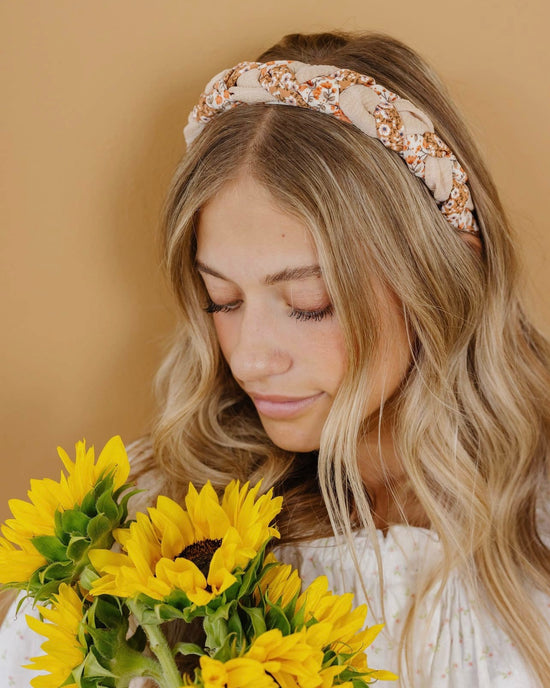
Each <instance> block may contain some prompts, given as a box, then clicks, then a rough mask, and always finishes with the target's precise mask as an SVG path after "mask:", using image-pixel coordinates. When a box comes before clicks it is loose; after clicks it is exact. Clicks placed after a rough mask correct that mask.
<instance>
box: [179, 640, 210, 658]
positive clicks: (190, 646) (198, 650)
mask: <svg viewBox="0 0 550 688" xmlns="http://www.w3.org/2000/svg"><path fill="white" fill-rule="evenodd" d="M172 652H173V654H174V655H177V654H180V655H198V656H199V657H202V656H203V655H206V654H207V653H206V652H205V651H204V649H203V648H202V647H200V646H199V645H196V644H195V643H177V644H176V645H174V648H173V650H172Z"/></svg>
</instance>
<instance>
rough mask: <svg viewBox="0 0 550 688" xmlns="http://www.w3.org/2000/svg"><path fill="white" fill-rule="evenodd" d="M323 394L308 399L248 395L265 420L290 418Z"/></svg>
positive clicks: (276, 395)
mask: <svg viewBox="0 0 550 688" xmlns="http://www.w3.org/2000/svg"><path fill="white" fill-rule="evenodd" d="M323 394H324V392H319V393H318V394H314V395H312V396H309V397H288V396H282V395H279V394H272V395H263V394H250V396H251V398H252V401H253V402H254V405H255V406H256V409H257V411H258V413H259V414H261V415H262V416H266V417H267V418H275V419H278V418H292V417H293V416H297V415H299V414H300V412H302V411H304V410H305V409H307V408H309V407H310V406H312V405H313V404H314V403H315V402H316V401H317V400H318V399H319V398H320V397H322V396H323Z"/></svg>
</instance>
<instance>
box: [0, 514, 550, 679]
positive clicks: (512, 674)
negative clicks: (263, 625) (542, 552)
mask: <svg viewBox="0 0 550 688" xmlns="http://www.w3.org/2000/svg"><path fill="white" fill-rule="evenodd" d="M539 527H540V531H541V534H542V536H543V538H544V539H545V540H548V538H549V537H550V522H549V521H548V516H547V514H546V513H541V514H540V521H539ZM377 536H378V544H379V546H380V550H381V554H382V561H383V565H384V571H385V582H384V589H383V592H382V595H381V594H380V588H379V582H378V573H377V567H376V557H375V554H374V547H373V544H372V542H370V541H369V538H368V536H367V535H366V534H364V533H357V534H356V536H355V545H356V548H357V551H358V554H359V561H360V564H361V570H362V574H363V578H364V580H365V583H366V588H367V590H366V593H367V595H368V601H369V617H368V622H369V623H374V622H375V621H377V620H379V618H380V616H381V609H382V602H383V603H384V606H385V613H386V626H385V628H384V630H383V631H382V633H381V634H380V635H379V636H378V638H377V639H376V641H375V642H374V644H373V645H372V647H371V648H370V651H369V652H368V659H369V665H371V666H372V667H373V668H375V669H376V668H380V669H388V670H390V671H394V672H396V673H399V672H398V648H397V638H398V637H399V635H400V629H401V628H402V626H403V623H404V621H405V617H406V615H407V612H408V610H409V609H410V606H411V604H412V602H413V599H414V594H415V592H414V591H415V588H416V582H417V577H418V575H419V571H420V570H421V568H422V566H423V565H425V564H426V562H430V561H432V562H436V561H437V560H438V557H440V554H441V546H440V543H439V542H438V539H437V536H436V535H435V533H434V532H433V531H430V530H427V529H424V528H415V527H412V526H405V525H395V526H392V527H390V528H389V530H388V531H387V533H386V534H385V535H384V534H383V533H382V532H381V531H377ZM277 554H278V556H279V558H280V559H281V560H283V561H286V562H288V563H291V564H293V565H294V566H296V567H297V568H298V569H299V570H300V572H301V575H302V577H303V579H304V581H305V583H306V584H307V583H310V582H311V581H312V580H313V579H314V578H315V577H317V576H320V575H326V576H327V577H328V579H329V583H330V586H331V588H332V590H333V591H334V592H335V593H343V592H353V593H354V594H355V601H356V603H357V604H360V603H362V602H365V601H366V598H365V593H364V591H363V590H362V587H361V585H360V583H359V579H358V576H357V574H356V573H355V569H354V566H353V561H352V557H351V554H350V552H349V551H347V550H346V549H344V548H340V547H338V546H337V545H336V542H335V540H334V538H332V537H328V538H324V539H320V540H315V541H312V542H309V543H305V544H301V545H296V546H294V545H292V546H291V545H287V546H284V547H280V548H278V550H277ZM534 596H535V598H536V600H537V603H538V604H539V607H540V608H541V609H547V610H548V615H549V617H550V597H546V596H543V595H542V594H541V593H534ZM25 612H27V613H33V612H32V611H30V610H29V607H28V606H27V608H22V609H21V610H20V611H19V614H18V615H17V617H15V603H14V605H13V606H12V608H11V609H10V611H9V613H8V615H7V618H6V620H5V622H4V624H3V626H2V627H1V629H0V688H11V687H12V686H15V687H16V688H28V687H29V685H30V684H29V681H30V679H31V678H32V677H33V676H35V675H36V674H35V673H34V672H32V671H30V670H28V669H22V668H21V665H22V664H27V663H28V661H29V658H30V657H34V656H37V655H39V654H41V651H40V645H41V643H42V642H43V641H44V638H43V637H42V636H39V635H37V634H36V633H33V632H32V631H31V630H30V629H29V628H28V627H27V625H26V621H25ZM415 656H417V657H419V658H421V666H422V671H420V672H418V674H417V675H415V676H412V677H409V679H408V680H407V679H406V677H404V676H401V679H400V680H399V681H396V682H392V683H387V684H386V683H384V685H388V686H395V687H396V688H405V686H407V687H408V686H414V688H540V685H539V684H538V683H537V682H536V681H535V680H534V679H533V678H532V677H531V675H530V673H529V671H528V667H527V666H526V665H525V663H524V662H523V660H522V659H521V657H520V656H519V654H518V652H517V650H516V648H515V647H514V644H513V642H512V641H511V640H510V639H509V638H508V637H507V636H506V634H505V633H504V632H503V631H502V630H501V629H500V628H499V627H498V626H497V625H496V624H495V623H494V622H493V621H492V619H491V617H490V615H489V614H488V613H487V612H486V611H485V610H484V609H482V608H479V607H478V606H473V605H472V602H471V598H470V596H469V595H468V592H467V590H466V588H465V586H464V584H463V582H462V581H461V580H460V577H459V576H458V575H455V576H452V577H451V579H450V580H449V581H448V583H447V585H446V586H445V588H444V590H443V593H442V595H441V597H440V599H439V600H438V601H437V604H436V606H435V613H434V615H433V617H432V618H431V620H430V623H429V627H428V632H427V634H426V636H425V637H423V638H419V639H418V643H417V645H416V648H415ZM141 686H142V682H141V681H140V680H134V681H133V682H132V683H131V688H141Z"/></svg>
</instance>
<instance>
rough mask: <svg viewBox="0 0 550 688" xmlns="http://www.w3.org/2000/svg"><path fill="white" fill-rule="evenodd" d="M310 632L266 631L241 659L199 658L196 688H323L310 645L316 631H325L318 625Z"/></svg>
mask: <svg viewBox="0 0 550 688" xmlns="http://www.w3.org/2000/svg"><path fill="white" fill-rule="evenodd" d="M313 628H315V630H312V629H309V630H306V629H302V630H301V631H299V632H298V633H291V634H290V635H283V634H282V633H281V631H280V630H278V629H274V630H271V631H267V632H266V633H262V634H261V635H259V636H258V637H257V638H256V639H255V640H254V641H253V642H252V644H251V646H250V647H249V649H248V650H247V651H246V652H245V653H244V654H243V655H242V656H241V657H235V658H232V659H229V660H227V661H226V662H220V661H219V660H216V659H213V658H211V657H207V656H203V657H201V658H200V677H199V679H198V685H200V686H202V687H203V688H248V686H254V688H276V687H277V686H285V688H287V687H288V688H324V686H325V683H324V679H323V670H322V662H323V653H322V652H321V651H320V650H319V649H318V648H317V645H318V642H317V641H315V640H314V641H312V635H313V634H318V633H319V631H320V632H321V634H323V633H326V629H323V628H321V624H319V625H317V626H316V627H313ZM333 673H334V672H333ZM327 685H328V684H327ZM330 685H332V684H330Z"/></svg>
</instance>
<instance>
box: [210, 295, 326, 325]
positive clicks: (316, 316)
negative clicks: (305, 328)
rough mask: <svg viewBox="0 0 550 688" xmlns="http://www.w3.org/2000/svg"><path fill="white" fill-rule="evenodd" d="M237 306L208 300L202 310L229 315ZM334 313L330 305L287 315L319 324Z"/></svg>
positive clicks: (294, 309) (295, 309)
mask: <svg viewBox="0 0 550 688" xmlns="http://www.w3.org/2000/svg"><path fill="white" fill-rule="evenodd" d="M236 308H237V306H236V305H235V304H231V303H226V304H220V303H214V301H212V300H211V299H209V300H208V305H207V306H206V307H205V308H204V310H205V311H206V312H207V313H229V312H230V311H234V310H236ZM333 313H334V308H333V306H332V304H331V303H329V304H328V306H325V307H324V308H320V309H319V310H317V311H303V310H298V309H297V308H293V309H292V310H291V311H290V313H289V314H288V315H289V317H290V318H296V320H302V321H307V320H314V321H316V322H319V321H320V320H323V318H326V317H328V316H331V315H332V314H333Z"/></svg>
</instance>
